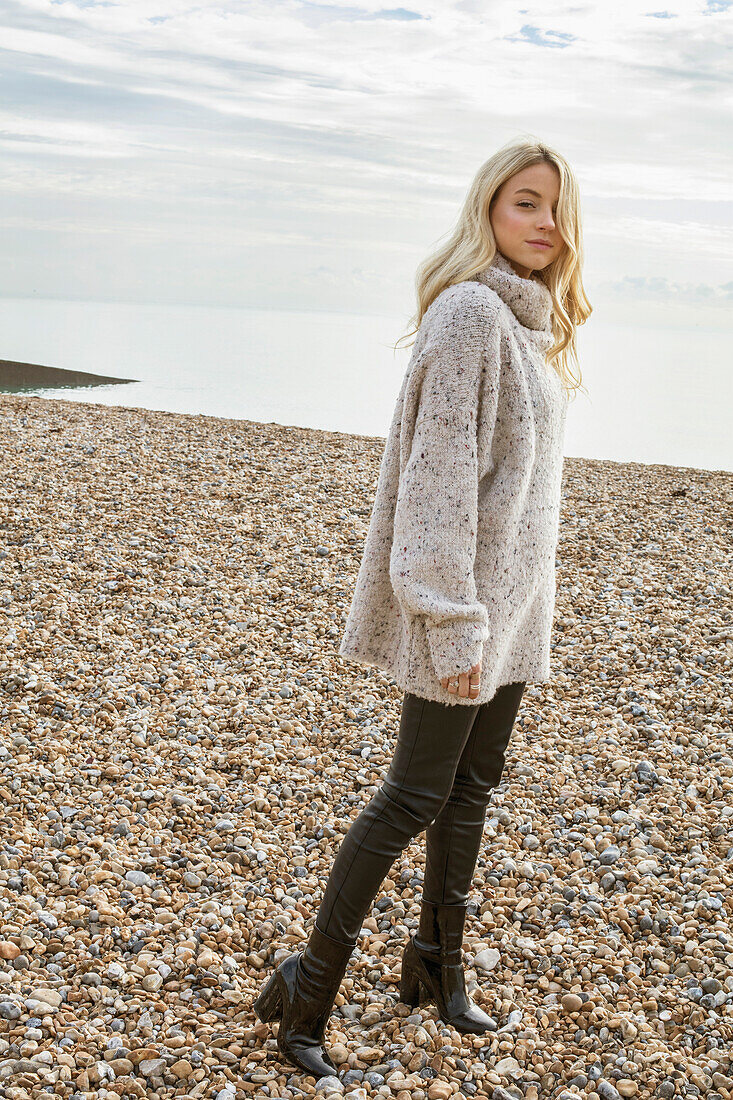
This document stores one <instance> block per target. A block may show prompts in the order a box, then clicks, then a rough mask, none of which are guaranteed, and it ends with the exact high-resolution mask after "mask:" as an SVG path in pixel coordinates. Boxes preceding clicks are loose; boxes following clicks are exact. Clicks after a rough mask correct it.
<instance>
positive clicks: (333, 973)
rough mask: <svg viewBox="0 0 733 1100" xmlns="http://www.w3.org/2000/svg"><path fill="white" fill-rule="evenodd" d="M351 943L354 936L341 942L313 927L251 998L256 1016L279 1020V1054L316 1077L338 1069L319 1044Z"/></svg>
mask: <svg viewBox="0 0 733 1100" xmlns="http://www.w3.org/2000/svg"><path fill="white" fill-rule="evenodd" d="M355 945H356V940H354V941H353V942H352V943H342V942H341V941H340V940H335V939H333V937H332V936H327V935H325V934H324V933H323V932H321V931H320V929H319V928H318V926H317V925H315V926H314V927H313V930H312V932H311V935H310V939H309V940H308V943H307V945H306V947H305V950H303V951H301V952H296V953H295V954H293V955H289V956H288V958H287V959H284V960H283V961H282V962H281V963H280V965H279V966H278V967H277V969H276V970H275V972H274V973H273V974H272V975H271V977H270V978H269V980H268V982H267V984H266V985H265V986H264V988H263V990H262V992H261V993H260V995H259V997H258V998H257V1000H256V1001H255V1002H254V1010H255V1012H256V1013H257V1015H258V1016H259V1018H260V1020H262V1021H263V1022H269V1021H270V1020H278V1019H279V1020H280V1026H279V1028H278V1033H277V1047H278V1050H279V1051H280V1053H281V1054H282V1055H283V1057H284V1058H285V1059H287V1061H289V1062H290V1063H291V1064H292V1065H294V1066H297V1068H298V1069H300V1070H302V1071H303V1072H304V1073H310V1074H312V1075H313V1077H315V1078H319V1077H325V1076H330V1075H332V1074H334V1075H335V1074H337V1073H338V1070H337V1069H336V1066H335V1065H334V1063H333V1061H332V1060H331V1057H330V1056H329V1054H328V1053H327V1051H326V1050H325V1049H324V1046H323V1042H324V1035H325V1029H326V1024H327V1023H328V1018H329V1016H330V1013H331V1009H332V1007H333V1002H334V999H335V997H336V994H337V993H338V990H339V986H340V984H341V979H342V978H343V976H344V973H345V971H346V967H347V965H348V961H349V958H350V956H351V953H352V951H353V950H354V947H355Z"/></svg>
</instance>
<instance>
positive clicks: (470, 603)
mask: <svg viewBox="0 0 733 1100" xmlns="http://www.w3.org/2000/svg"><path fill="white" fill-rule="evenodd" d="M581 265H582V234H581V223H580V209H579V197H578V187H577V183H576V180H575V177H574V175H573V172H572V170H571V168H570V166H569V165H568V164H567V162H566V161H565V159H564V158H563V157H561V156H560V155H559V154H558V153H557V152H555V151H553V150H551V149H550V148H549V147H548V146H546V145H544V144H542V143H534V142H531V143H530V142H519V143H514V144H511V145H509V146H507V147H504V148H503V149H501V150H499V151H498V152H497V153H496V154H495V155H494V156H493V157H491V158H490V159H489V160H488V161H486V163H485V164H483V165H482V167H481V168H480V169H479V171H478V173H477V174H476V177H475V178H474V180H473V183H472V185H471V187H470V189H469V192H468V195H467V198H466V201H465V204H464V208H463V211H462V214H461V217H460V219H459V221H458V224H457V227H456V229H455V231H454V233H453V235H452V237H451V239H450V240H449V242H448V243H447V244H446V245H445V246H443V247H442V248H441V249H440V250H439V251H438V252H437V253H436V254H435V255H433V256H432V257H431V258H430V259H428V260H427V261H425V262H424V263H423V264H422V266H421V267H420V269H419V271H418V277H417V281H416V286H417V298H418V310H417V313H416V315H415V317H414V318H413V320H414V321H415V327H414V329H413V333H417V337H416V340H415V344H414V348H413V352H412V356H411V359H410V364H409V366H408V369H407V372H406V374H405V378H404V381H403V383H402V388H401V390H400V394H399V397H398V400H397V404H396V407H395V412H394V416H393V419H392V423H391V427H390V430H389V435H388V438H387V442H386V447H385V451H384V455H383V458H382V464H381V468H380V473H379V481H378V485H377V493H376V499H375V503H374V509H373V512H372V517H371V522H370V527H369V532H368V534H367V539H366V544H365V548H364V556H363V559H362V563H361V566H360V570H359V574H358V577H357V581H356V587H355V592H354V598H353V602H352V605H351V609H350V612H349V616H348V619H347V623H346V629H345V633H344V637H343V640H342V642H341V646H340V648H339V652H340V653H341V655H343V656H345V657H350V658H352V659H353V660H356V661H361V662H363V663H366V664H370V665H376V666H377V667H379V668H382V669H384V670H386V671H387V672H389V673H390V675H391V676H392V677H393V678H394V680H395V682H396V683H397V684H398V686H400V687H401V688H402V689H403V691H404V698H403V701H402V712H401V719H400V727H399V733H398V737H397V743H396V746H395V751H394V756H393V759H392V762H391V764H390V767H389V770H388V772H387V774H386V777H385V778H384V781H383V783H382V785H381V787H380V788H379V790H378V791H377V792H376V794H375V795H374V797H373V798H372V799H371V801H370V802H369V803H368V804H367V806H366V807H365V808H364V809H363V810H362V811H361V813H360V814H359V815H358V817H357V818H356V819H355V820H354V821H353V822H352V824H351V826H350V828H349V830H348V832H347V833H346V835H345V836H344V838H343V840H342V842H341V845H340V847H339V849H338V852H337V853H336V857H335V859H334V862H333V865H332V869H331V873H330V875H329V878H328V881H327V883H326V886H325V890H324V893H323V898H322V900H321V903H320V907H319V909H318V912H317V914H316V917H315V923H314V927H313V928H312V931H311V935H310V938H309V941H308V943H307V945H306V947H305V949H304V950H303V951H302V952H298V953H295V954H293V955H291V956H289V957H288V958H286V959H285V960H284V961H283V962H282V963H280V965H279V967H278V968H277V969H276V970H275V972H274V973H273V974H272V975H271V977H270V978H269V980H268V982H267V984H266V985H265V986H264V988H263V989H262V991H261V993H260V994H259V996H258V997H257V999H256V1001H255V1003H254V1008H255V1011H256V1013H257V1015H258V1016H259V1018H260V1019H261V1020H265V1021H267V1020H273V1021H274V1020H279V1021H280V1023H279V1028H278V1035H277V1043H278V1049H279V1050H280V1052H281V1054H282V1055H283V1056H284V1057H285V1058H286V1059H287V1060H288V1061H289V1062H291V1063H292V1064H293V1065H295V1066H297V1067H298V1068H299V1069H301V1070H302V1071H303V1072H305V1073H309V1074H313V1076H315V1077H316V1078H318V1077H321V1076H324V1075H327V1074H334V1073H336V1067H335V1065H334V1063H333V1062H332V1060H331V1058H330V1057H329V1055H328V1053H327V1051H326V1050H325V1049H324V1034H325V1027H326V1024H327V1022H328V1018H329V1015H330V1012H331V1009H332V1007H333V1002H334V998H335V996H336V994H337V992H338V989H339V985H340V983H341V979H342V977H343V975H344V973H345V970H346V966H347V964H348V960H349V958H350V956H351V953H352V951H353V949H354V947H355V945H356V941H357V939H358V936H359V933H360V930H361V927H362V922H363V920H364V917H365V916H366V915H367V913H368V912H369V910H370V909H371V905H372V901H373V900H374V897H375V895H376V893H377V891H378V889H379V886H380V884H381V882H382V880H383V879H384V878H385V876H386V875H387V872H388V871H389V869H390V867H391V865H392V863H393V862H394V860H395V858H396V857H397V856H398V855H399V853H400V852H401V851H402V850H403V849H404V848H405V847H406V846H407V845H408V844H409V843H410V841H411V840H412V839H413V837H415V836H416V835H417V834H418V833H420V832H422V831H423V830H426V867H425V878H424V884H423V896H422V905H421V911H420V921H419V929H418V932H417V935H415V936H412V937H410V938H409V940H408V942H407V946H406V948H405V951H404V955H403V959H402V972H401V980H400V997H401V999H402V1000H404V1001H406V1002H407V1003H409V1004H412V1005H415V1004H418V1003H423V1002H424V1001H433V1002H434V1003H435V1004H436V1006H437V1010H438V1014H439V1016H440V1017H441V1019H442V1020H444V1021H445V1022H447V1023H450V1024H453V1026H454V1027H456V1028H457V1029H458V1030H459V1031H462V1032H472V1033H481V1032H485V1031H493V1030H496V1027H497V1025H496V1023H495V1022H494V1020H492V1018H491V1017H490V1016H488V1015H487V1014H486V1013H485V1012H484V1011H483V1010H482V1009H481V1008H480V1007H479V1006H478V1005H476V1004H475V1003H474V1002H473V1001H472V1000H471V999H470V998H469V996H468V995H467V992H466V987H465V978H464V973H463V965H462V944H463V929H464V922H465V917H466V909H467V904H468V894H469V890H470V887H471V881H472V878H473V874H474V870H475V865H476V860H477V857H478V852H479V847H480V844H481V836H482V831H483V826H484V819H485V814H486V808H487V804H488V802H489V799H490V796H491V790H492V789H493V788H494V787H495V786H496V785H497V784H498V783H499V781H500V779H501V775H502V770H503V767H504V759H505V752H506V749H507V745H508V742H509V738H510V735H511V732H512V728H513V725H514V721H515V718H516V715H517V712H518V709H519V705H520V702H521V698H522V693H523V691H524V687H525V684H526V683H527V682H528V681H533V682H535V683H538V682H539V683H541V682H544V681H546V680H548V679H549V674H550V663H549V658H550V630H551V625H552V618H553V610H554V602H555V572H554V569H555V551H556V545H557V536H558V524H559V511H560V481H561V475H562V459H563V437H564V426H565V414H566V411H567V404H568V400H569V396H570V393H571V392H572V391H573V390H574V389H576V388H578V386H579V384H580V377H579V376H578V377H577V378H575V376H574V375H572V374H571V372H570V370H569V368H568V359H569V356H570V354H572V355H573V357H575V359H576V361H577V355H576V350H575V329H576V326H577V325H578V324H581V323H583V322H584V321H585V320H586V319H587V317H588V316H589V315H590V313H591V308H590V305H589V303H588V301H587V299H586V297H585V293H584V291H583V287H582V281H581ZM410 335H411V334H410Z"/></svg>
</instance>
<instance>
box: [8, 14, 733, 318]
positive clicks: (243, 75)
mask: <svg viewBox="0 0 733 1100" xmlns="http://www.w3.org/2000/svg"><path fill="white" fill-rule="evenodd" d="M2 12H3V14H2V16H0V21H1V22H2V24H3V25H2V32H1V34H0V62H1V64H0V79H1V80H2V84H1V86H0V91H1V93H2V94H0V141H1V143H2V171H1V172H0V188H1V189H2V190H1V194H0V208H1V211H0V218H2V234H1V235H0V250H1V253H0V258H1V259H2V263H1V264H0V294H2V295H5V296H8V295H10V296H37V297H54V298H82V299H83V298H95V299H102V300H121V301H141V302H151V301H152V302H155V301H158V302H179V303H189V304H192V305H196V304H201V305H227V306H258V307H273V308H292V309H318V310H324V309H335V310H339V311H350V312H382V313H388V312H403V311H405V310H406V311H407V312H408V313H409V312H411V311H412V308H413V279H414V272H415V267H416V265H417V264H418V262H419V261H420V260H421V259H422V258H423V257H424V256H425V255H426V254H427V253H428V252H430V251H432V249H433V248H434V247H435V245H436V244H437V242H438V241H439V239H440V238H441V237H443V235H444V234H446V233H447V232H448V231H449V230H450V229H451V228H452V226H453V224H454V222H455V219H456V217H457V215H458V212H459V209H460V206H461V203H462V201H463V198H464V196H465V193H466V190H467V188H468V185H469V182H470V180H471V178H472V176H473V174H474V172H475V171H476V169H477V168H478V167H479V165H480V164H481V163H482V161H484V160H485V159H486V158H487V157H488V156H489V155H490V154H491V153H492V152H493V151H494V150H495V149H496V148H497V147H498V146H500V145H502V144H503V143H504V142H506V141H507V140H509V139H510V138H513V137H521V136H532V137H537V138H541V139H543V140H546V141H547V142H549V143H550V144H551V145H553V146H555V147H556V148H557V149H559V150H560V151H561V152H562V153H563V154H564V155H565V156H566V157H567V158H568V160H569V161H570V162H571V164H572V165H573V166H574V168H575V171H576V173H577V175H578V178H579V181H580V187H581V195H582V203H583V217H584V225H585V249H586V267H585V274H586V286H587V289H588V292H589V296H590V297H591V301H593V300H594V296H599V295H601V296H605V299H606V300H607V301H610V302H612V303H613V300H614V299H618V302H619V303H623V302H624V301H629V302H634V303H636V304H638V303H639V302H646V301H648V302H649V303H652V302H654V303H655V305H656V306H660V305H661V306H664V305H668V304H669V303H676V304H677V306H678V308H679V309H680V310H682V311H684V312H685V315H687V309H688V307H691V308H693V309H694V311H695V312H694V317H697V318H701V317H704V318H705V322H704V323H713V324H715V323H716V318H720V323H721V324H723V325H725V324H728V323H729V322H730V316H731V309H730V306H731V301H732V299H733V216H732V213H731V202H732V199H733V190H732V188H731V178H732V176H733V172H732V169H733V156H732V146H731V133H732V132H733V125H732V119H731V115H732V114H733V87H732V85H733V65H731V57H732V56H733V55H732V53H731V48H732V47H733V5H732V3H731V0H708V2H705V0H676V2H674V3H672V4H670V5H669V6H668V7H661V8H655V7H654V4H653V3H641V2H637V0H618V2H615V3H605V4H600V3H583V2H577V0H574V2H572V3H561V2H558V0H552V2H551V3H550V2H545V0H542V2H540V3H529V4H527V5H526V6H524V7H518V6H517V5H516V3H514V2H508V0H417V2H416V3H415V4H411V5H410V6H408V7H395V8H390V7H381V6H380V4H379V3H377V2H372V0H367V2H365V3H361V4H358V5H357V4H349V3H344V2H338V0H336V2H333V3H322V4H317V3H307V2H302V0H285V2H280V0H253V2H242V0H236V2H235V0H231V2H224V3H221V2H216V0H214V2H211V3H205V4H201V5H199V6H197V5H195V4H190V3H183V2H182V0H123V2H121V3H114V2H111V0H103V2H99V3H96V2H84V0H76V2H73V0H63V2H55V0H4V3H3V5H2ZM690 316H691V317H692V316H693V315H692V314H691V315H690ZM711 318H712V322H711V321H710V319H711ZM692 323H695V321H694V319H693V321H692Z"/></svg>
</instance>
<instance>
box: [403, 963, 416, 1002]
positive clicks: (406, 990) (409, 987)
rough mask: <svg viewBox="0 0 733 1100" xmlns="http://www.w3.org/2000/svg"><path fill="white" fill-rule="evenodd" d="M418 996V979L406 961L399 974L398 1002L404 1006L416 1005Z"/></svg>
mask: <svg viewBox="0 0 733 1100" xmlns="http://www.w3.org/2000/svg"><path fill="white" fill-rule="evenodd" d="M419 996H420V979H419V978H418V976H417V974H416V973H415V971H414V970H413V969H412V967H411V966H410V964H409V963H408V962H407V960H406V959H403V962H402V973H401V974H400V1000H401V1001H402V1003H403V1004H406V1005H413V1006H414V1005H416V1004H417V1003H418V999H419Z"/></svg>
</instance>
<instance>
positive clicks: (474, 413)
mask: <svg viewBox="0 0 733 1100" xmlns="http://www.w3.org/2000/svg"><path fill="white" fill-rule="evenodd" d="M464 287H465V284H464ZM426 322H427V324H428V331H427V334H426V335H427V338H426V340H425V344H424V348H423V352H422V355H421V357H420V360H419V370H420V375H419V378H420V379H421V386H420V392H419V398H418V402H417V409H416V418H415V428H414V433H413V436H412V441H411V445H410V452H409V457H408V459H407V462H406V463H405V465H404V468H403V469H402V473H401V475H400V481H399V487H398V493H397V502H396V508H395V520H394V536H393V542H392V549H391V553H390V580H391V582H392V587H393V589H394V592H395V596H396V597H397V600H398V602H399V603H400V605H401V606H402V607H403V608H404V609H405V610H406V611H407V612H409V613H411V614H413V615H421V616H423V617H424V619H425V627H426V632H427V638H428V644H429V646H430V651H431V657H432V661H433V666H434V668H435V672H436V676H437V677H438V679H442V678H444V677H446V676H455V675H457V674H459V673H461V672H468V671H469V669H470V668H471V667H472V666H473V665H475V664H476V663H477V662H478V661H479V660H480V659H481V656H482V652H483V643H484V641H485V640H486V639H487V638H488V614H487V610H486V607H485V606H484V604H482V603H481V602H480V601H479V600H478V598H477V594H476V583H475V579H474V573H473V567H474V559H475V556H476V532H477V527H478V460H477V421H478V414H479V403H480V397H481V393H482V382H484V381H485V374H486V372H487V371H489V372H490V374H491V380H492V381H493V380H494V376H495V375H496V374H498V361H499V345H498V327H497V324H496V320H495V315H494V314H493V312H492V310H491V307H490V305H487V303H486V299H485V297H483V296H482V295H481V292H480V290H472V289H468V290H466V289H463V290H459V289H458V287H452V288H448V290H446V291H444V292H443V294H442V295H441V296H439V298H438V299H436V300H435V302H434V303H433V308H432V310H431V312H430V317H429V318H428V314H427V313H426V314H425V317H424V318H423V323H426Z"/></svg>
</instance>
